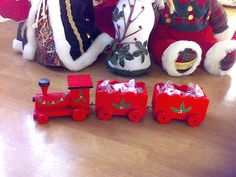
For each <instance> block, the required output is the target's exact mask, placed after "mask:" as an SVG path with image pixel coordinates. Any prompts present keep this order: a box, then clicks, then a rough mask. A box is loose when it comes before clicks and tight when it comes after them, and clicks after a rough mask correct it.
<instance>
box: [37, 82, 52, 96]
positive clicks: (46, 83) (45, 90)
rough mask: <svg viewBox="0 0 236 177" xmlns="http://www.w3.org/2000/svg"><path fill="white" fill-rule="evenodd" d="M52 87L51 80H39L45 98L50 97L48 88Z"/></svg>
mask: <svg viewBox="0 0 236 177" xmlns="http://www.w3.org/2000/svg"><path fill="white" fill-rule="evenodd" d="M49 85H50V80H49V79H48V78H42V79H40V80H39V86H40V87H41V89H42V92H43V96H47V95H48V86H49Z"/></svg>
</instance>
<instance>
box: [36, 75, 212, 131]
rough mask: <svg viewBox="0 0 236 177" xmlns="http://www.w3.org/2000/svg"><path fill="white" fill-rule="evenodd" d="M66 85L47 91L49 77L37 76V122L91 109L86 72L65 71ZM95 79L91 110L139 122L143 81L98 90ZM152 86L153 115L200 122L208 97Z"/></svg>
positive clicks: (143, 107) (144, 97)
mask: <svg viewBox="0 0 236 177" xmlns="http://www.w3.org/2000/svg"><path fill="white" fill-rule="evenodd" d="M67 81H68V89H69V92H66V93H48V87H49V85H50V81H49V79H46V78H44V79H40V80H39V86H40V87H41V89H42V94H36V95H35V96H34V97H33V102H34V103H35V109H34V116H33V117H34V119H35V120H36V121H37V122H38V123H39V124H46V123H47V122H48V120H49V118H51V117H65V116H72V119H73V120H75V121H83V120H85V119H86V118H87V116H88V115H89V114H90V113H91V106H90V93H89V92H90V89H91V88H92V87H93V84H92V79H91V77H90V75H68V77H67ZM102 82H103V80H102V81H98V82H97V87H96V100H95V112H96V114H97V116H98V117H99V119H101V120H110V119H111V118H112V116H113V115H114V116H128V119H129V120H130V121H131V122H140V121H142V119H143V117H144V116H145V114H146V108H147V100H148V93H147V90H146V85H145V83H144V82H137V83H135V88H139V89H140V90H141V91H140V92H137V93H136V92H132V91H127V92H123V91H122V90H118V91H107V90H102V89H101V88H100V85H101V84H102ZM123 83H124V82H120V81H110V84H118V85H119V84H123ZM158 86H163V83H158V84H156V85H155V86H154V91H153V97H152V110H153V116H154V117H155V118H156V119H157V120H158V121H159V122H160V123H162V124H166V123H169V122H170V121H171V120H172V119H177V120H186V121H187V123H188V125H190V126H192V127H195V126H198V125H200V124H201V123H202V122H203V121H204V118H205V115H206V112H207V108H208V104H209V100H208V98H207V96H206V95H205V93H204V95H203V96H201V97H193V96H191V95H189V96H182V95H168V94H167V93H160V92H159V91H158V90H157V89H156V88H157V87H158ZM174 87H175V88H176V89H179V90H182V91H186V89H187V86H185V85H184V86H180V87H179V86H177V85H174Z"/></svg>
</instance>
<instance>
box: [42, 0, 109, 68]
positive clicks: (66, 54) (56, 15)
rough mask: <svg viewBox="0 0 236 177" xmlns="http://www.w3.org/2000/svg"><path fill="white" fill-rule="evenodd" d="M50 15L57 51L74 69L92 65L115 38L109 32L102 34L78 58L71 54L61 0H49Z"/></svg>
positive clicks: (63, 61)
mask: <svg viewBox="0 0 236 177" xmlns="http://www.w3.org/2000/svg"><path fill="white" fill-rule="evenodd" d="M47 3H48V9H49V17H50V19H53V20H50V22H51V27H52V31H53V37H54V41H55V46H56V52H57V54H58V56H59V58H60V60H61V61H62V63H63V64H64V65H65V67H66V68H68V69H69V70H72V71H79V70H81V69H84V68H85V67H87V66H89V65H91V64H92V63H93V62H94V61H95V60H96V59H97V57H98V55H99V54H100V53H102V51H103V50H104V49H105V47H106V46H107V45H109V44H111V43H112V41H113V38H111V37H110V36H109V35H108V34H106V33H102V34H100V35H99V36H98V37H97V38H96V39H95V41H94V42H93V43H92V45H91V46H90V47H89V49H88V50H87V51H86V52H85V53H84V54H82V55H81V56H80V57H79V58H77V59H76V60H73V58H72V57H71V55H70V49H71V46H70V44H69V43H68V41H67V40H66V36H65V31H64V28H63V24H62V20H61V12H60V3H59V0H49V1H48V2H47Z"/></svg>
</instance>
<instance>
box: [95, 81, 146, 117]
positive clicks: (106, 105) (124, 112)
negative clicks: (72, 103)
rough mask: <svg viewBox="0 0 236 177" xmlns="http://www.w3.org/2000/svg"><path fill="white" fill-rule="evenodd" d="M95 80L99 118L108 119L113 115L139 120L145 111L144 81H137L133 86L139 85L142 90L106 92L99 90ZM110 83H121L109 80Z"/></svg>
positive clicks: (99, 82) (98, 83)
mask: <svg viewBox="0 0 236 177" xmlns="http://www.w3.org/2000/svg"><path fill="white" fill-rule="evenodd" d="M102 82H103V81H98V82H97V88H96V108H95V109H96V113H97V115H98V117H99V118H100V119H101V120H110V119H111V118H112V116H113V115H117V116H128V119H129V120H130V121H131V122H139V121H141V120H142V119H143V116H144V115H145V113H146V106H147V100H148V94H147V90H146V86H145V83H143V82H137V83H136V85H135V87H141V88H142V90H143V91H142V92H138V93H133V92H121V91H116V92H111V93H109V92H107V91H103V90H100V88H99V85H100V84H101V83H102ZM110 83H111V84H116V83H122V82H119V81H115V80H114V81H111V82H110Z"/></svg>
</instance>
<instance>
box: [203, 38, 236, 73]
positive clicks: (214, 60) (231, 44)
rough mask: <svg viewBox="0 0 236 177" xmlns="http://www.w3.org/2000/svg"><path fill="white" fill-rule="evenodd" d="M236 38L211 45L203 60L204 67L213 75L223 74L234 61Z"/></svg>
mask: <svg viewBox="0 0 236 177" xmlns="http://www.w3.org/2000/svg"><path fill="white" fill-rule="evenodd" d="M235 51H236V40H231V41H222V42H218V43H216V44H215V45H213V46H212V47H211V48H210V49H209V50H208V52H207V54H206V58H205V61H204V67H205V69H206V70H207V71H208V72H209V73H210V74H214V75H224V74H226V72H227V71H228V70H229V69H230V68H231V67H232V66H233V64H234V62H235V59H236V58H235V53H236V52H235Z"/></svg>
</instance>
